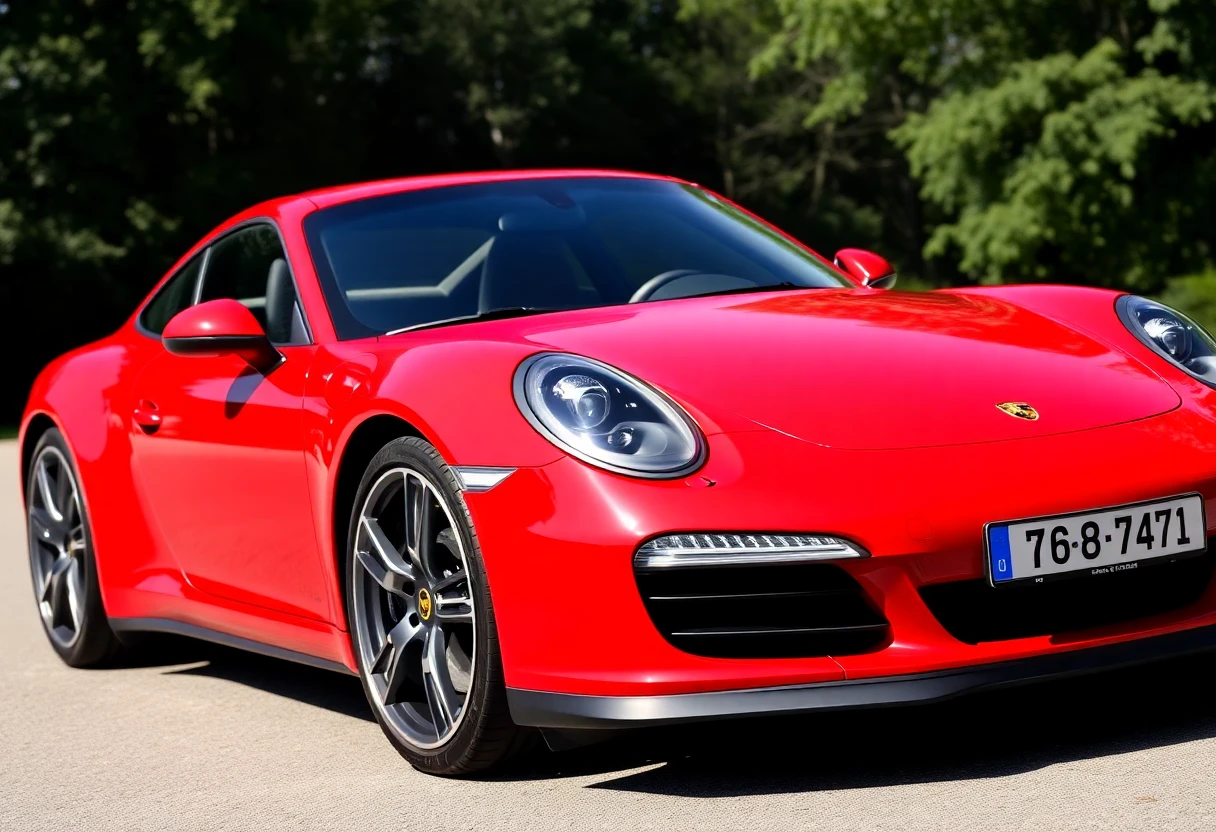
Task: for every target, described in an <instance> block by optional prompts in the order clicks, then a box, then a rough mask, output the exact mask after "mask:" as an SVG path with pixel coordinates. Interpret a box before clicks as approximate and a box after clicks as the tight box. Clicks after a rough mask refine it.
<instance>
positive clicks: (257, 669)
mask: <svg viewBox="0 0 1216 832" xmlns="http://www.w3.org/2000/svg"><path fill="white" fill-rule="evenodd" d="M15 459H16V454H15V449H14V447H13V444H12V443H11V442H6V443H3V444H0V553H2V556H0V703H2V704H0V830H14V832H15V831H16V830H24V829H48V830H64V829H89V830H102V829H121V830H128V829H137V830H142V829H257V830H268V829H354V828H359V829H367V830H380V829H391V830H433V832H454V830H462V829H477V830H490V829H529V830H556V829H628V830H631V831H635V830H647V829H661V830H664V832H669V831H670V830H677V829H730V830H752V829H780V830H787V829H823V830H830V832H845V830H852V829H866V830H903V829H948V830H952V832H953V831H954V830H967V829H980V830H985V832H993V831H994V830H1007V829H1009V830H1012V829H1028V830H1029V829H1033V830H1037V832H1049V830H1050V832H1054V831H1055V830H1065V829H1069V830H1071V829H1094V830H1115V829H1117V830H1125V829H1153V830H1170V829H1180V830H1181V829H1188V830H1189V829H1212V828H1216V695H1214V692H1213V679H1214V678H1216V676H1214V675H1213V672H1212V671H1213V669H1214V667H1216V664H1214V663H1213V660H1188V661H1182V662H1175V663H1171V664H1169V665H1165V666H1158V667H1156V668H1153V669H1140V670H1137V671H1134V672H1130V671H1129V672H1121V673H1118V674H1113V675H1106V676H1103V677H1098V678H1092V679H1089V680H1085V681H1079V682H1069V683H1065V684H1053V685H1048V686H1040V687H1036V688H1029V689H1022V690H1019V691H1012V692H1005V693H1000V694H988V695H982V696H976V697H971V698H968V699H964V700H959V701H957V702H954V703H951V704H949V705H944V706H933V707H927V708H916V709H904V710H898V711H895V710H889V711H881V712H871V713H869V714H854V715H849V716H837V717H831V718H817V719H811V720H805V721H799V722H788V721H787V722H779V723H776V724H772V723H748V724H744V725H738V726H730V727H727V728H723V727H720V726H718V727H716V726H711V727H702V728H698V729H695V730H685V731H682V732H671V733H663V734H646V735H640V736H636V737H634V738H632V739H626V740H620V741H616V742H614V743H611V744H608V745H603V746H598V747H593V748H589V749H580V750H578V751H576V752H569V753H567V754H564V755H549V754H544V755H538V756H537V757H536V758H535V759H532V760H529V761H527V762H526V764H525V765H524V766H523V767H522V768H521V769H520V770H518V771H517V772H516V773H515V774H514V775H513V776H512V777H501V778H498V779H495V780H491V781H481V782H453V781H445V780H439V779H436V778H432V777H425V776H423V775H420V774H417V773H415V772H414V771H413V770H412V769H410V768H409V767H408V766H407V765H406V764H405V763H404V762H403V761H402V760H401V759H400V758H399V757H397V755H396V754H395V753H394V752H393V751H392V749H391V748H390V747H389V745H388V743H387V742H386V741H385V740H384V739H383V737H382V736H381V734H380V731H379V729H378V728H377V727H376V725H375V724H374V723H373V722H372V721H371V717H370V715H369V713H368V710H367V707H366V705H365V704H364V702H363V698H362V692H361V691H360V689H359V685H358V683H357V682H356V681H355V680H354V679H351V678H347V677H341V676H337V675H332V674H327V673H324V672H322V671H314V670H310V669H308V668H303V667H299V666H297V665H293V664H289V663H286V662H279V661H275V660H271V659H264V658H259V657H251V656H247V655H245V654H241V653H237V652H234V651H229V650H224V649H220V648H215V647H210V646H204V645H199V644H196V643H193V642H188V641H177V642H170V643H167V644H165V645H162V647H161V649H160V650H159V651H157V654H156V655H152V656H150V657H149V658H148V659H147V660H146V661H145V663H144V666H141V667H133V668H127V669H119V670H102V671H79V670H70V669H68V668H67V667H64V666H63V665H62V664H61V663H60V662H59V660H58V659H57V658H56V656H55V654H54V653H53V652H52V651H51V649H50V647H48V646H47V645H46V643H45V641H44V639H43V636H42V632H41V629H40V626H39V623H38V617H37V614H36V612H35V608H34V603H33V600H32V592H31V590H30V587H29V578H28V573H27V571H26V555H25V549H24V531H23V519H22V514H21V511H20V508H19V506H18V492H17V487H16V478H15V475H14V472H15V469H16V461H15ZM158 655H159V656H160V658H159V659H158Z"/></svg>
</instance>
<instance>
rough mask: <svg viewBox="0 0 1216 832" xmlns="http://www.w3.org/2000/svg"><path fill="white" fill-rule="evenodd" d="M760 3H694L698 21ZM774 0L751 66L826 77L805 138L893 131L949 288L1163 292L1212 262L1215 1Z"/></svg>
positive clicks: (690, 2)
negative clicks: (831, 132)
mask: <svg viewBox="0 0 1216 832" xmlns="http://www.w3.org/2000/svg"><path fill="white" fill-rule="evenodd" d="M753 5H755V0H686V7H687V8H688V9H689V10H690V11H692V12H694V13H697V14H706V13H709V14H712V13H715V12H716V10H717V9H720V8H722V7H727V8H733V9H738V8H746V7H750V6H753ZM773 5H775V7H776V10H777V19H778V20H779V23H778V25H777V26H776V27H774V29H773V31H772V32H771V36H770V38H769V39H768V41H767V43H766V45H765V46H764V48H763V49H761V50H760V51H759V52H758V53H757V55H756V56H755V58H754V60H753V63H752V70H753V72H754V73H755V74H756V75H758V76H764V75H766V74H769V73H772V72H775V71H781V70H782V68H784V67H794V68H796V69H802V70H808V71H809V70H816V71H818V72H820V73H822V74H823V75H824V76H825V77H826V78H827V80H826V81H825V82H824V83H822V84H820V85H819V87H818V89H817V90H815V91H814V95H813V97H812V99H811V101H810V102H809V103H810V104H811V108H810V111H809V113H808V115H807V117H806V118H805V119H804V122H803V124H804V127H805V128H806V130H807V132H808V139H813V137H816V136H817V135H818V136H822V134H823V132H824V131H825V130H826V129H827V125H832V126H833V129H836V130H855V129H863V128H864V126H865V125H867V124H878V125H881V127H883V128H884V132H885V135H886V136H887V137H889V140H890V141H892V142H893V143H894V145H895V147H896V148H898V150H900V151H902V152H903V154H904V155H905V156H906V159H907V163H908V165H909V168H910V172H911V174H912V175H913V176H914V177H916V180H917V182H918V183H919V186H920V195H921V197H922V199H923V200H924V203H925V205H924V208H925V217H926V225H927V226H928V227H929V228H930V229H931V234H930V235H929V237H928V239H927V240H926V242H925V246H924V254H925V255H926V256H927V257H930V258H937V259H938V260H939V261H942V263H943V265H944V268H942V269H940V270H939V275H941V276H942V277H943V278H944V279H949V277H950V273H951V271H952V267H953V266H954V264H955V263H957V269H958V270H959V272H960V274H959V277H958V279H963V280H979V281H985V282H1001V281H1008V280H1056V281H1069V282H1087V283H1093V284H1100V285H1127V286H1132V287H1136V288H1140V289H1145V290H1155V289H1157V288H1160V286H1161V285H1162V282H1163V281H1164V280H1165V278H1166V277H1167V276H1169V275H1171V274H1176V273H1179V272H1182V271H1188V270H1194V269H1195V268H1198V267H1201V266H1203V265H1204V264H1205V263H1206V262H1208V261H1209V260H1210V259H1211V257H1212V248H1213V241H1214V237H1213V232H1212V230H1211V224H1210V222H1208V220H1207V217H1208V216H1210V213H1211V208H1212V197H1211V194H1212V192H1213V186H1214V185H1216V178H1214V177H1216V151H1214V149H1216V142H1214V141H1213V139H1214V138H1216V134H1214V131H1213V121H1214V119H1216V93H1214V91H1213V88H1212V86H1211V84H1212V82H1213V80H1214V78H1213V76H1214V75H1216V62H1213V59H1212V57H1211V52H1210V50H1208V49H1206V48H1204V44H1205V43H1207V42H1209V40H1210V37H1211V35H1212V34H1213V32H1214V31H1216V7H1214V6H1213V5H1212V4H1211V3H1210V2H1204V0H1120V1H1116V2H1102V0H1080V2H1076V1H1075V0H992V2H985V3H975V2H973V1H972V0H773ZM791 94H795V93H794V91H791ZM820 141H822V139H820ZM880 155H883V154H882V153H881V152H880Z"/></svg>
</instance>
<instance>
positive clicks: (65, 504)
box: [55, 462, 76, 521]
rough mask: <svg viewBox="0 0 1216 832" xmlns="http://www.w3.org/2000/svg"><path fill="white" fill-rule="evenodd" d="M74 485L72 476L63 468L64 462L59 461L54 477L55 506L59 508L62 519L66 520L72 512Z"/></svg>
mask: <svg viewBox="0 0 1216 832" xmlns="http://www.w3.org/2000/svg"><path fill="white" fill-rule="evenodd" d="M75 489H76V486H75V485H74V484H73V483H72V478H71V477H70V476H69V475H68V472H67V471H66V470H65V469H64V463H63V462H60V463H59V476H58V477H57V478H56V479H55V507H56V508H58V509H59V516H60V518H61V519H62V520H64V521H67V519H68V517H69V516H70V515H71V513H72V503H73V500H72V497H73V496H74V495H73V494H72V492H73V491H75Z"/></svg>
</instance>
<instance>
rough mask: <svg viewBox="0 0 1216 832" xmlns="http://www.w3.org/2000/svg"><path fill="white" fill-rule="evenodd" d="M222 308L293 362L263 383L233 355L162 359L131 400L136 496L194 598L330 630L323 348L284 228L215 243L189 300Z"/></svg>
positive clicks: (245, 230) (249, 228)
mask: <svg viewBox="0 0 1216 832" xmlns="http://www.w3.org/2000/svg"><path fill="white" fill-rule="evenodd" d="M270 284H273V285H274V287H275V288H273V289H272V288H271V286H270ZM285 292H286V293H287V294H286V295H285ZM287 295H289V296H287ZM217 298H234V299H236V300H238V301H240V302H241V303H243V304H245V305H246V306H247V307H249V308H250V309H251V310H252V311H253V312H254V314H255V316H256V317H258V318H259V320H260V321H261V322H262V324H263V327H264V328H266V330H267V334H268V335H269V336H270V339H271V342H272V343H274V344H275V346H276V347H277V348H278V350H279V351H280V352H281V353H282V354H283V357H284V360H283V361H282V362H281V363H280V364H279V365H278V366H277V367H275V368H274V369H272V370H270V371H268V372H267V373H265V374H263V373H261V372H259V371H256V370H254V369H253V368H252V367H250V366H249V365H248V364H247V363H246V362H244V361H243V360H242V359H240V358H237V357H236V356H214V357H197V356H177V355H172V354H170V353H168V352H163V353H161V354H160V355H158V356H156V358H154V359H153V360H152V361H151V362H150V363H149V364H148V366H147V367H145V368H144V369H143V370H142V371H141V372H140V373H139V375H138V377H137V378H136V381H135V387H134V391H133V392H134V394H135V395H134V400H135V407H134V412H133V413H132V414H131V419H132V427H131V431H132V449H133V467H134V476H135V481H136V486H137V488H139V490H140V491H141V495H140V496H141V498H142V500H143V501H144V505H146V506H148V507H149V509H150V513H151V514H152V515H153V520H154V528H155V529H156V531H157V532H158V536H159V539H160V542H161V544H162V545H163V546H164V548H165V549H166V550H167V551H168V553H169V555H170V556H171V557H172V558H173V560H174V561H176V563H177V564H178V565H179V566H180V567H181V569H182V572H183V573H184V574H185V576H186V579H187V580H188V581H189V583H190V584H191V585H192V586H193V587H194V588H196V589H198V590H200V591H202V592H205V593H208V594H211V595H214V596H219V597H222V598H226V599H230V600H232V601H238V602H240V603H242V604H249V605H254V606H258V607H264V608H269V609H275V610H279V611H282V612H287V613H291V614H293V615H298V616H302V617H306V618H311V619H315V620H322V621H328V620H330V617H331V616H330V612H331V611H330V610H329V602H328V597H329V595H328V592H327V591H326V587H325V583H324V577H323V575H324V571H323V570H322V569H321V564H320V553H319V547H318V545H317V539H316V534H315V532H314V527H313V521H312V512H311V505H310V497H309V492H308V485H307V481H306V478H305V477H306V474H305V462H304V450H303V448H304V444H303V412H302V407H303V396H304V384H305V379H306V376H307V373H308V369H309V365H310V364H311V362H312V359H313V355H314V352H315V350H314V347H313V346H312V345H311V339H310V338H309V335H308V328H307V325H306V322H305V320H304V317H303V313H302V309H301V307H300V304H299V302H298V299H297V296H296V293H295V286H294V282H293V279H292V277H291V272H290V265H289V261H288V259H287V255H286V253H285V251H284V249H283V245H282V241H281V238H280V236H279V233H278V230H277V228H276V227H275V226H274V225H271V224H270V223H268V222H256V223H253V224H249V225H245V226H242V227H239V228H237V229H236V230H235V231H233V232H231V233H228V234H226V235H225V236H223V237H221V238H219V239H217V240H216V241H214V242H213V243H212V245H211V246H210V248H209V250H208V251H207V252H206V255H205V256H204V258H203V262H202V267H201V275H200V279H199V281H198V283H197V284H196V286H195V289H194V298H193V301H194V302H195V303H201V302H205V301H208V300H215V299H217ZM268 298H269V299H270V300H271V302H272V303H271V305H273V308H272V309H271V308H268ZM162 329H163V326H162Z"/></svg>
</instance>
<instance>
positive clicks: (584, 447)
mask: <svg viewBox="0 0 1216 832" xmlns="http://www.w3.org/2000/svg"><path fill="white" fill-rule="evenodd" d="M515 403H516V404H517V405H519V409H520V411H521V412H522V413H523V414H524V416H525V417H526V418H527V419H528V421H529V422H531V423H532V425H533V427H535V428H536V429H537V430H538V431H540V432H541V433H542V434H544V435H545V437H546V438H548V439H549V440H550V441H551V442H553V443H554V444H556V445H558V446H560V447H561V448H563V449H565V450H566V451H568V452H569V453H571V454H573V455H574V456H576V457H578V458H579V459H582V460H584V461H585V462H589V463H591V464H592V465H598V466H599V467H600V468H607V469H608V470H609V471H616V472H617V473H621V474H630V475H632V476H637V477H654V478H659V477H678V476H680V475H682V474H687V473H688V472H690V471H693V470H695V469H696V468H698V467H700V465H701V463H702V462H703V461H704V460H705V443H704V441H703V440H702V438H701V432H700V431H699V430H698V429H697V426H696V425H695V424H693V421H692V419H691V418H689V416H688V415H687V414H686V413H685V412H684V411H683V410H681V409H680V407H679V405H677V404H676V403H675V402H673V401H672V400H671V399H669V398H667V396H665V395H663V394H662V393H660V392H659V391H658V390H655V389H654V388H653V387H650V386H649V385H647V384H645V383H644V382H642V381H639V380H638V379H636V378H633V377H632V376H629V375H626V374H625V373H623V372H621V371H620V370H617V369H614V368H612V367H609V366H608V365H607V364H601V363H600V362H598V361H593V360H591V359H590V358H582V357H581V356H577V355H568V354H565V353H541V354H539V355H534V356H532V357H531V358H529V359H528V360H526V361H524V363H523V364H520V365H519V369H518V370H516V371H515Z"/></svg>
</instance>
